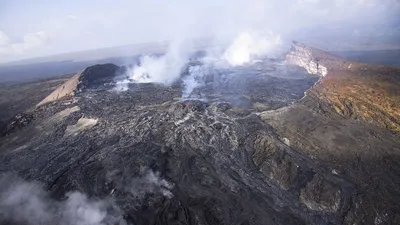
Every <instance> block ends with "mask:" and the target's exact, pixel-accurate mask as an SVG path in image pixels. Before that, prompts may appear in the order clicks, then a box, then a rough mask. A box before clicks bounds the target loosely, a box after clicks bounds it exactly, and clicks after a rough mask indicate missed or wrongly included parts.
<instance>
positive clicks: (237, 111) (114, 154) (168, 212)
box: [0, 42, 400, 225]
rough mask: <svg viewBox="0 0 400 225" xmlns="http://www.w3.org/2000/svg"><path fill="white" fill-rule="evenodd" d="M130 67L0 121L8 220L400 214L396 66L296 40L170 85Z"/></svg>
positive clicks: (87, 75) (309, 220)
mask: <svg viewBox="0 0 400 225" xmlns="http://www.w3.org/2000/svg"><path fill="white" fill-rule="evenodd" d="M127 71H128V70H127V68H125V67H120V66H116V65H113V64H104V65H94V66H91V67H88V68H86V69H84V70H83V71H81V72H79V73H78V74H76V75H74V76H72V77H71V78H70V79H69V80H67V81H66V82H65V83H63V84H61V85H60V86H58V88H56V89H53V92H52V93H50V95H48V96H47V97H46V98H44V99H42V100H40V101H37V102H36V103H35V104H36V106H35V107H33V108H32V109H30V110H28V111H25V112H21V113H19V114H17V115H16V116H14V117H13V118H12V119H11V120H10V121H8V122H7V123H5V124H3V125H1V126H0V128H1V130H0V172H1V173H0V174H1V176H0V224H29V225H31V224H69V223H70V221H71V220H70V218H74V219H75V220H74V221H75V222H74V223H72V224H84V223H80V221H81V220H82V221H87V220H84V219H87V218H86V217H85V216H89V215H90V219H91V220H90V221H94V222H93V223H92V224H107V225H108V224H121V225H122V224H202V225H215V224H242V225H245V224H248V225H250V224H271V225H290V224H295V225H301V224H313V225H323V224H325V225H328V224H329V225H332V224H347V225H353V224H400V191H399V190H400V139H399V135H400V125H399V124H400V108H399V106H400V88H399V85H400V76H399V75H400V68H397V67H388V66H379V65H368V64H363V63H358V62H350V61H347V60H344V59H342V58H340V57H337V56H334V55H331V54H329V53H327V52H325V51H322V50H319V49H316V48H313V47H311V46H307V45H305V44H302V43H299V42H294V43H293V46H292V48H291V49H290V50H289V51H288V53H287V54H286V55H285V56H283V57H281V58H280V59H279V60H276V59H274V60H272V59H263V60H260V61H257V62H254V63H252V64H248V65H243V66H238V67H227V68H217V67H213V66H210V65H205V64H204V63H202V62H200V61H196V60H192V61H190V62H188V63H187V65H186V66H185V69H184V70H183V72H182V74H181V75H180V77H179V78H178V79H177V80H176V81H175V82H173V83H172V84H171V85H162V84H158V83H152V82H147V83H138V82H135V81H129V79H128V78H127V77H126V73H127ZM195 73H196V74H195ZM121 84H123V85H124V91H121V90H119V89H118V88H117V87H118V86H119V85H121ZM17 192H18V195H16V194H15V193H17ZM21 193H22V194H21ZM10 196H11V197H10ZM12 196H22V197H19V198H12ZM76 209H79V210H76ZM22 212H24V213H27V214H29V215H32V216H31V217H29V220H27V219H25V218H26V217H25V216H19V217H15V215H22ZM39 215H40V216H39ZM92 216H93V217H92ZM15 218H20V219H18V220H15ZM66 220H68V222H65V221H66Z"/></svg>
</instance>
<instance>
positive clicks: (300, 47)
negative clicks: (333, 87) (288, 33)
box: [286, 41, 337, 76]
mask: <svg viewBox="0 0 400 225" xmlns="http://www.w3.org/2000/svg"><path fill="white" fill-rule="evenodd" d="M336 60H337V59H336V58H335V57H333V56H330V55H328V54H327V53H325V52H323V51H321V50H319V49H315V48H312V47H309V46H307V45H304V44H302V43H299V42H296V41H294V42H293V45H292V47H291V48H290V51H289V53H288V54H287V55H286V61H287V62H289V63H290V64H294V65H298V66H300V67H303V68H304V69H306V70H307V72H308V73H309V74H313V75H319V76H326V74H327V73H328V69H327V64H328V65H329V64H332V63H334V62H335V61H336Z"/></svg>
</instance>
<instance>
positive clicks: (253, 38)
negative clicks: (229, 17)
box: [223, 32, 282, 66]
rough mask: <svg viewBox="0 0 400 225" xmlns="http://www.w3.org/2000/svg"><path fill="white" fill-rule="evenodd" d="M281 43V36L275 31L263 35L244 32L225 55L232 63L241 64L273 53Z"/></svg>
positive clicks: (234, 64) (233, 64)
mask: <svg viewBox="0 0 400 225" xmlns="http://www.w3.org/2000/svg"><path fill="white" fill-rule="evenodd" d="M281 43H282V41H281V38H280V36H279V35H274V34H273V33H270V34H268V35H267V36H261V35H260V34H258V33H256V32H242V33H241V34H240V35H239V36H238V37H237V38H236V39H235V40H234V41H233V43H232V44H231V45H230V46H229V47H228V48H227V49H226V51H225V53H224V56H223V57H224V59H225V60H226V61H227V62H228V63H229V64H230V65H232V66H240V65H243V64H246V63H251V62H252V61H253V60H254V59H256V58H259V57H263V56H266V55H270V54H273V53H274V51H275V50H276V48H277V47H278V46H279V45H281Z"/></svg>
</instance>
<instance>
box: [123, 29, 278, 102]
mask: <svg viewBox="0 0 400 225" xmlns="http://www.w3.org/2000/svg"><path fill="white" fill-rule="evenodd" d="M281 43H282V41H281V39H280V36H279V35H275V34H273V33H272V32H269V33H268V34H266V35H261V34H259V33H257V32H255V31H246V32H241V33H239V35H238V36H237V37H236V38H234V39H233V40H231V43H230V45H228V46H227V47H226V48H225V50H224V51H222V52H221V51H219V52H218V51H213V49H212V48H210V49H205V52H206V53H207V54H206V55H205V56H204V57H203V58H200V59H197V60H198V61H200V62H201V65H195V66H189V68H188V76H185V77H183V78H182V82H183V91H182V100H189V99H201V98H202V97H201V96H199V95H198V94H197V95H193V91H194V90H195V89H197V88H200V87H201V86H203V85H204V77H205V75H207V74H208V73H210V68H211V67H217V68H218V67H226V66H228V67H235V66H241V65H244V64H251V63H253V61H254V60H256V59H258V58H262V57H265V56H270V57H271V56H273V55H274V54H275V52H276V49H277V48H278V47H279V46H280V45H281ZM185 47H187V45H186V46H185ZM192 53H193V52H192ZM190 55H191V54H190V51H189V50H188V48H184V46H183V45H182V44H174V43H172V44H171V46H170V47H169V50H168V51H167V52H166V54H165V55H162V56H155V55H144V56H142V57H141V59H140V61H139V63H138V64H137V65H134V66H133V67H131V68H129V70H128V72H127V73H128V74H126V77H128V78H127V79H124V80H122V81H118V82H117V86H116V90H118V91H126V90H128V84H129V83H130V82H133V83H158V84H163V85H171V84H172V83H173V82H175V81H177V80H178V79H179V78H181V75H182V72H183V69H184V68H185V66H187V64H188V63H189V60H190Z"/></svg>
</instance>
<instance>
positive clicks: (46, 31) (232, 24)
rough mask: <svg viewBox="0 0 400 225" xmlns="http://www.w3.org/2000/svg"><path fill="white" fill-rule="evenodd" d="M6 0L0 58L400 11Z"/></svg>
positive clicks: (317, 1)
mask: <svg viewBox="0 0 400 225" xmlns="http://www.w3.org/2000/svg"><path fill="white" fill-rule="evenodd" d="M38 2H41V1H40V0H38ZM9 4H11V5H14V4H15V7H8V8H10V11H6V13H4V7H3V11H1V4H0V30H2V31H3V32H2V33H0V62H1V61H5V57H7V58H10V57H11V58H14V59H18V58H22V57H27V56H29V57H31V56H32V57H33V56H39V55H51V54H56V53H57V54H58V53H63V52H69V51H80V50H86V49H93V48H103V47H110V46H116V45H125V44H133V43H143V42H152V41H161V40H173V39H175V38H176V37H180V38H192V37H214V38H220V37H224V38H225V37H228V38H227V39H228V40H225V41H227V42H230V41H232V40H233V39H234V38H235V37H236V36H237V35H238V34H240V33H241V32H243V31H246V30H256V31H260V32H268V31H273V32H275V33H278V34H280V35H282V36H283V33H290V32H291V31H292V30H295V29H301V28H303V27H312V26H314V25H315V24H324V23H331V22H341V23H345V24H347V23H348V22H351V23H357V22H363V23H365V24H369V23H386V22H390V21H391V20H393V19H396V18H398V15H399V14H400V2H399V1H398V0H379V1H378V0H355V1H348V0H279V1H278V0H270V1H266V0H230V1H228V0H221V1H214V0H204V1H194V0H193V1H183V0H175V1H168V2H160V1H156V0H148V1H128V0H115V1H112V4H110V1H107V0H99V1H96V4H90V3H88V2H83V3H82V2H80V1H78V0H70V1H69V3H68V4H67V5H64V6H61V5H60V4H47V3H46V4H44V3H43V4H33V5H31V6H30V7H29V8H26V10H27V11H23V10H22V9H21V7H19V5H18V3H14V1H12V2H10V3H9ZM19 4H21V3H19ZM28 14H29V16H27V15H28ZM5 23H7V24H5ZM13 23H15V24H13ZM15 26H17V27H18V30H19V31H18V32H16V31H15V30H16V29H14V27H15ZM4 27H5V28H4ZM6 28H8V29H6ZM32 31H34V32H32ZM37 31H39V32H37ZM14 32H16V33H14ZM11 37H12V38H11ZM15 38H17V39H19V40H20V41H16V40H14V39H15ZM21 40H22V41H21ZM49 40H51V42H49ZM45 47H47V49H45Z"/></svg>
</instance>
